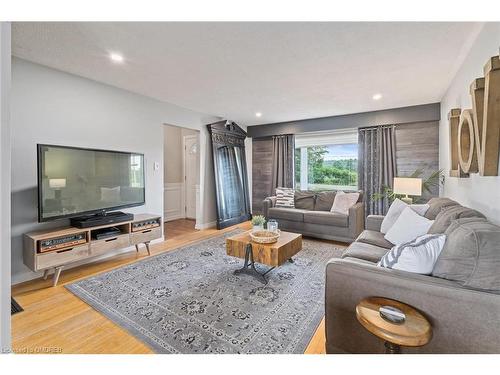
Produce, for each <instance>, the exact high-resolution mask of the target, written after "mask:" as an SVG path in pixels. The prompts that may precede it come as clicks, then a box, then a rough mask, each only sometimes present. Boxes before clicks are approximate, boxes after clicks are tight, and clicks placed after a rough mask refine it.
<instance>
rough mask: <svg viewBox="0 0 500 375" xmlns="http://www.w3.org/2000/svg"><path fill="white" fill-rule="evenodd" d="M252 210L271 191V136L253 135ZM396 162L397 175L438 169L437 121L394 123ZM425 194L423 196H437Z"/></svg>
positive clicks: (258, 210)
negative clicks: (255, 136)
mask: <svg viewBox="0 0 500 375" xmlns="http://www.w3.org/2000/svg"><path fill="white" fill-rule="evenodd" d="M252 151H253V152H252V153H253V155H252V159H253V166H252V178H253V186H252V196H253V204H252V213H253V214H254V215H255V214H261V213H262V201H263V200H264V198H266V197H268V196H269V195H270V192H271V183H272V181H271V180H272V177H271V172H272V171H271V165H272V151H273V142H272V138H271V137H263V138H253V139H252ZM396 164H397V173H398V176H408V175H410V174H411V173H413V172H414V171H415V170H416V169H419V168H421V169H424V177H426V176H428V175H429V174H430V173H432V172H433V171H435V170H437V169H439V121H427V122H414V123H407V124H400V125H397V126H396ZM438 193H439V191H438V189H437V188H436V189H435V191H433V194H431V195H429V194H426V195H425V196H424V197H423V199H428V198H430V197H432V196H437V195H438Z"/></svg>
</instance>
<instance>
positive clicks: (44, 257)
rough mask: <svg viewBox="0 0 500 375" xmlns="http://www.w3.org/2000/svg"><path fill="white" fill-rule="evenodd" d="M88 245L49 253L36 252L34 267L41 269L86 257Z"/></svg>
mask: <svg viewBox="0 0 500 375" xmlns="http://www.w3.org/2000/svg"><path fill="white" fill-rule="evenodd" d="M88 256H89V245H88V244H85V245H80V246H75V247H73V248H70V249H65V250H59V251H51V252H49V253H43V254H37V256H36V268H37V270H43V269H45V268H49V267H55V266H60V265H61V264H65V263H70V262H76V261H77V260H80V259H85V258H88Z"/></svg>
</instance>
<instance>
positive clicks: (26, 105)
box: [11, 58, 216, 283]
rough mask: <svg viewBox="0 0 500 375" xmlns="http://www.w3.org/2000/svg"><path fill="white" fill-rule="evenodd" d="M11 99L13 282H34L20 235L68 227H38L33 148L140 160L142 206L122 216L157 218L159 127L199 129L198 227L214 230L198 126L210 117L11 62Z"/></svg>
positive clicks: (208, 170) (205, 150) (207, 155)
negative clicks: (132, 155) (103, 152)
mask: <svg viewBox="0 0 500 375" xmlns="http://www.w3.org/2000/svg"><path fill="white" fill-rule="evenodd" d="M11 96H12V106H11V108H12V115H11V116H12V117H11V118H12V121H11V122H12V212H13V214H12V242H11V243H12V281H13V283H17V282H21V281H25V280H28V279H31V278H35V277H38V276H39V275H37V274H35V273H33V272H31V271H30V270H29V269H28V268H27V267H26V266H25V265H24V264H23V257H22V236H23V233H26V232H30V231H34V230H43V229H48V228H54V227H59V226H63V225H68V220H59V221H55V222H50V223H43V224H39V223H38V222H37V194H36V187H37V175H36V174H37V170H36V144H37V143H48V144H60V145H67V146H78V147H92V148H99V149H109V150H120V151H134V152H140V153H144V155H145V170H146V204H145V205H144V206H141V207H135V208H131V209H126V210H125V211H129V212H133V213H139V212H149V213H152V214H159V215H162V214H163V182H164V181H163V144H164V134H163V128H164V125H163V124H165V123H167V124H174V125H178V126H182V127H186V128H191V129H194V130H199V131H200V155H201V170H202V171H203V173H202V176H201V179H200V191H201V192H202V194H201V196H200V200H201V204H200V206H201V213H200V216H201V218H202V223H201V224H202V225H203V224H206V225H210V223H212V222H213V223H215V220H216V214H215V204H214V203H213V200H214V199H213V197H214V186H213V185H214V183H213V170H212V167H211V152H210V147H209V144H208V143H207V142H208V141H209V138H208V131H206V126H205V124H206V123H210V122H214V121H215V120H216V119H215V118H213V117H210V116H206V115H204V114H200V113H197V112H192V111H189V110H186V109H184V108H181V107H177V106H175V105H172V104H168V103H164V102H160V101H157V100H154V99H151V98H147V97H145V96H142V95H137V94H134V93H132V92H129V91H125V90H121V89H118V88H116V87H112V86H109V85H105V84H101V83H98V82H95V81H92V80H89V79H86V78H82V77H78V76H75V75H72V74H68V73H64V72H61V71H57V70H54V69H51V68H48V67H44V66H42V65H38V64H33V63H31V62H28V61H26V60H21V59H18V58H14V59H13V63H12V91H11ZM207 146H208V147H207ZM154 163H158V167H159V168H158V169H155V168H154Z"/></svg>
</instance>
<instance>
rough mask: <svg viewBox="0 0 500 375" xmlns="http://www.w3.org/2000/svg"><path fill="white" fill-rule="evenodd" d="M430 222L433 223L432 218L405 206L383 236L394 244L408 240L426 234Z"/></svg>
mask: <svg viewBox="0 0 500 375" xmlns="http://www.w3.org/2000/svg"><path fill="white" fill-rule="evenodd" d="M432 223H434V220H429V219H426V218H425V217H423V216H420V215H419V214H417V213H416V212H415V211H413V210H412V209H411V208H410V207H406V208H405V209H404V210H403V212H401V215H399V217H398V218H397V220H396V222H395V223H394V225H393V226H392V227H391V229H389V231H388V232H387V233H386V234H385V236H384V238H385V239H386V240H387V241H389V242H392V243H393V244H394V245H400V244H402V243H405V242H410V241H413V240H414V239H415V238H417V237H419V236H423V235H424V234H427V231H428V230H429V228H430V227H431V225H432Z"/></svg>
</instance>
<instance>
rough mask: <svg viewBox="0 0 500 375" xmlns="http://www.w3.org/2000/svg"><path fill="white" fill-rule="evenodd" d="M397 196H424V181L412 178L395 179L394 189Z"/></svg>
mask: <svg viewBox="0 0 500 375" xmlns="http://www.w3.org/2000/svg"><path fill="white" fill-rule="evenodd" d="M392 190H393V191H394V193H396V194H406V195H417V196H420V195H422V179H421V178H410V177H394V187H393V189H392Z"/></svg>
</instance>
